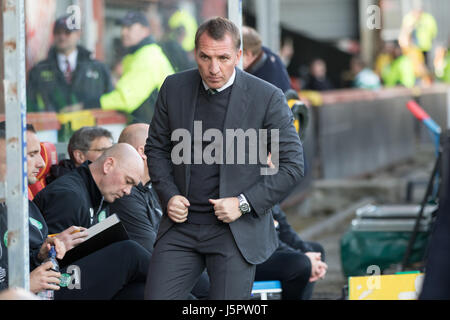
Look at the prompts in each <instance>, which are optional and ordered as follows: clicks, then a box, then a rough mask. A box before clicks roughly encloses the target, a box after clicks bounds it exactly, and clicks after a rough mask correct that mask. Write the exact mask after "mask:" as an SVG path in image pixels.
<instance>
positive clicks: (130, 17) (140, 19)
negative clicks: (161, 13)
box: [116, 11, 150, 27]
mask: <svg viewBox="0 0 450 320" xmlns="http://www.w3.org/2000/svg"><path fill="white" fill-rule="evenodd" d="M116 22H117V24H119V25H121V26H126V27H129V26H131V25H133V24H135V23H140V24H142V25H143V26H145V27H149V26H150V24H149V23H148V19H147V17H146V16H145V14H143V13H142V12H140V11H129V12H127V14H126V15H125V17H123V18H122V19H118V20H117V21H116Z"/></svg>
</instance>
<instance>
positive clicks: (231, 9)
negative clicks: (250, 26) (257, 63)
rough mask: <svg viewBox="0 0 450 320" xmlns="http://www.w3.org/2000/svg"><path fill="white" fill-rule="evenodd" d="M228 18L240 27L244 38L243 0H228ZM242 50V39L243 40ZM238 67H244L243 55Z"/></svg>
mask: <svg viewBox="0 0 450 320" xmlns="http://www.w3.org/2000/svg"><path fill="white" fill-rule="evenodd" d="M228 19H230V20H231V21H233V22H234V23H235V24H236V26H237V27H238V28H239V31H240V36H241V39H242V0H228ZM241 50H242V41H241ZM238 67H239V68H240V69H242V68H243V62H242V57H241V60H240V61H239V65H238Z"/></svg>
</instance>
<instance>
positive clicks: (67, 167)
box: [45, 159, 77, 184]
mask: <svg viewBox="0 0 450 320" xmlns="http://www.w3.org/2000/svg"><path fill="white" fill-rule="evenodd" d="M76 168H77V167H76V166H75V164H74V163H73V161H72V160H70V159H63V160H61V161H60V162H59V163H58V164H54V165H52V166H51V167H50V172H49V174H48V176H47V177H46V178H45V181H46V182H47V184H50V183H52V182H53V181H55V180H56V179H58V178H59V177H62V176H63V175H65V174H67V173H69V172H72V171H73V170H75V169H76Z"/></svg>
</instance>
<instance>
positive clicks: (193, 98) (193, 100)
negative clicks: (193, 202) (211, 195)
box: [180, 71, 201, 195]
mask: <svg viewBox="0 0 450 320" xmlns="http://www.w3.org/2000/svg"><path fill="white" fill-rule="evenodd" d="M200 82H201V78H200V74H199V73H198V71H197V72H195V73H194V76H193V79H192V83H191V85H186V87H185V88H186V90H184V92H183V94H182V97H183V98H182V99H180V101H181V104H182V106H181V118H182V119H183V128H184V129H186V130H188V131H189V133H190V134H191V137H192V139H193V138H194V115H195V108H196V106H197V97H198V90H199V86H200ZM192 143H193V141H192ZM191 159H193V155H192V156H191ZM184 168H185V169H184V178H185V182H186V183H185V189H184V190H186V195H188V192H189V182H190V178H191V165H190V164H185V165H184Z"/></svg>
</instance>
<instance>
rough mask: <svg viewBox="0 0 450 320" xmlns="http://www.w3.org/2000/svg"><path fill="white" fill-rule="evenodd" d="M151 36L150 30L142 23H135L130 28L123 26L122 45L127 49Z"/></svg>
mask: <svg viewBox="0 0 450 320" xmlns="http://www.w3.org/2000/svg"><path fill="white" fill-rule="evenodd" d="M149 34H150V31H149V29H148V28H147V27H145V26H143V25H142V24H140V23H134V24H132V25H130V26H123V27H122V32H121V39H122V45H123V46H124V47H125V48H129V47H132V46H135V45H137V44H138V43H139V42H141V41H142V40H143V39H144V38H145V37H147V36H148V35H149Z"/></svg>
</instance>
